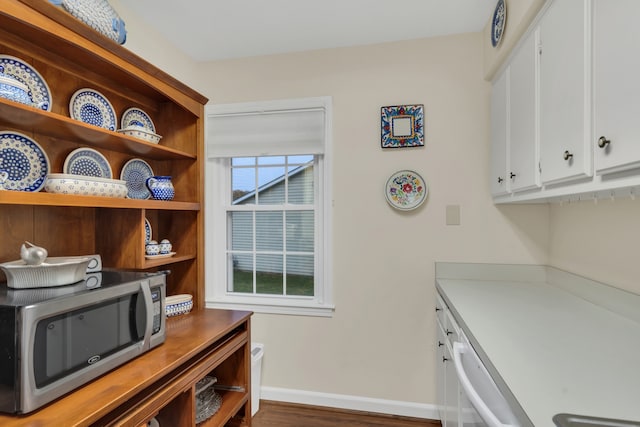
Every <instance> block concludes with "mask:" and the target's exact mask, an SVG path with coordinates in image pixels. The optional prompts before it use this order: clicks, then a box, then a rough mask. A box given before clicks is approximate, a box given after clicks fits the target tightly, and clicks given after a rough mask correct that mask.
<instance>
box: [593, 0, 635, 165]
mask: <svg viewBox="0 0 640 427" xmlns="http://www.w3.org/2000/svg"><path fill="white" fill-rule="evenodd" d="M593 8H594V13H593V41H594V43H593V45H594V46H593V61H594V65H593V70H594V73H593V79H594V108H593V113H594V115H593V117H594V135H593V141H592V145H593V149H594V161H595V168H596V172H597V173H598V174H606V173H611V172H618V171H622V170H626V169H631V168H638V167H640V24H639V22H640V21H639V20H640V1H638V0H594V4H593Z"/></svg>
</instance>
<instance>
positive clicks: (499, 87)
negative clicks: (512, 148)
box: [490, 70, 508, 196]
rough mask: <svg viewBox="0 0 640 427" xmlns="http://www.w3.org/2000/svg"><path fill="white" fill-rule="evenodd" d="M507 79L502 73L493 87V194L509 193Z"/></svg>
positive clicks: (506, 75)
mask: <svg viewBox="0 0 640 427" xmlns="http://www.w3.org/2000/svg"><path fill="white" fill-rule="evenodd" d="M507 80H508V70H507V71H506V72H504V73H502V74H501V75H500V76H499V77H498V78H497V79H496V81H495V82H494V83H493V86H492V88H491V176H490V179H491V187H490V188H491V194H492V195H493V196H500V195H504V194H507V179H508V178H507Z"/></svg>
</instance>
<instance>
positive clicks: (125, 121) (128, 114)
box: [120, 108, 156, 133]
mask: <svg viewBox="0 0 640 427" xmlns="http://www.w3.org/2000/svg"><path fill="white" fill-rule="evenodd" d="M134 126H139V127H141V128H143V129H144V130H146V131H147V132H151V133H156V127H155V125H154V124H153V121H152V120H151V117H149V115H148V114H147V113H145V112H144V111H142V110H141V109H139V108H129V109H127V110H126V111H125V112H124V113H122V118H121V119H120V129H126V128H129V127H134Z"/></svg>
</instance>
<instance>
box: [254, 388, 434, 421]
mask: <svg viewBox="0 0 640 427" xmlns="http://www.w3.org/2000/svg"><path fill="white" fill-rule="evenodd" d="M260 399H264V400H275V401H278V402H289V403H300V404H304V405H314V406H325V407H329V408H339V409H349V410H353V411H364V412H375V413H380V414H390V415H401V416H404V417H415V418H424V419H429V420H439V419H440V415H439V414H438V407H437V406H436V405H430V404H426V403H416V402H403V401H397V400H386V399H373V398H370V397H361V396H349V395H344V394H332V393H321V392H315V391H304V390H293V389H288V388H280V387H264V386H263V387H260Z"/></svg>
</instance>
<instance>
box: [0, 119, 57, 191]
mask: <svg viewBox="0 0 640 427" xmlns="http://www.w3.org/2000/svg"><path fill="white" fill-rule="evenodd" d="M49 169H50V163H49V158H48V157H47V154H46V153H45V152H44V150H43V149H42V147H40V146H39V145H38V143H37V142H35V141H34V140H33V139H31V138H29V137H28V136H26V135H23V134H21V133H18V132H13V131H0V172H2V174H3V178H4V179H3V182H2V183H0V189H5V190H14V191H40V190H41V189H42V187H44V183H45V181H46V179H47V175H48V174H49Z"/></svg>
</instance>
